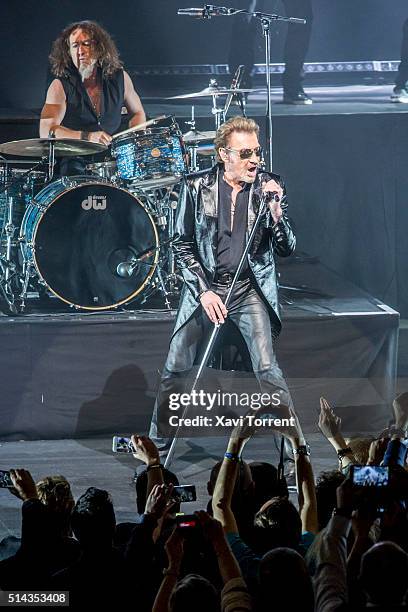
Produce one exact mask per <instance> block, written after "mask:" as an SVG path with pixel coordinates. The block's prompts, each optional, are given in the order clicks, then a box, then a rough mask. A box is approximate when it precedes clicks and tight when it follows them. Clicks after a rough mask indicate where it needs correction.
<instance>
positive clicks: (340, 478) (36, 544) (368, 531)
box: [0, 393, 408, 612]
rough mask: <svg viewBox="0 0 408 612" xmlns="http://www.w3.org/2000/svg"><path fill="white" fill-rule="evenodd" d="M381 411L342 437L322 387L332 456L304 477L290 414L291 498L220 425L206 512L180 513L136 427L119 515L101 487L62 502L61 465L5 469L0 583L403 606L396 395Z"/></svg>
mask: <svg viewBox="0 0 408 612" xmlns="http://www.w3.org/2000/svg"><path fill="white" fill-rule="evenodd" d="M393 408H394V416H395V420H394V423H393V424H392V425H390V426H389V427H387V429H386V430H384V431H382V432H381V433H380V434H379V435H378V436H377V437H376V438H375V439H365V438H359V439H350V440H346V439H345V438H344V437H343V435H342V432H341V421H340V419H339V418H338V417H337V416H336V414H335V413H334V411H333V410H332V408H331V407H330V405H329V404H328V402H327V401H326V400H325V399H324V398H322V399H321V401H320V415H319V423H318V424H319V428H320V430H321V432H322V434H323V435H324V436H325V438H326V439H327V440H328V442H329V443H330V444H331V445H332V446H333V448H334V451H335V452H336V454H337V459H338V464H337V465H334V464H333V470H331V471H325V472H322V473H321V474H319V475H318V476H317V478H315V476H314V473H313V468H312V463H311V460H310V452H309V447H308V445H307V444H306V442H305V439H304V435H303V432H302V429H301V425H300V424H299V421H298V420H297V418H296V416H295V414H294V412H293V411H291V416H293V417H294V422H295V425H294V426H291V427H288V428H285V429H284V428H280V431H281V433H282V434H283V435H284V436H285V437H286V438H287V440H289V442H290V444H291V446H292V449H293V457H294V463H295V472H296V484H297V487H296V488H297V501H296V503H293V502H292V501H291V500H290V496H289V491H288V487H287V484H286V481H285V478H284V477H283V476H282V471H281V470H280V469H277V468H276V467H275V466H273V465H272V464H270V463H268V462H252V463H251V462H249V463H248V462H246V461H245V460H244V457H245V454H246V453H245V447H246V445H247V444H250V443H251V438H252V437H253V435H254V431H253V430H251V429H250V428H240V429H238V428H236V429H235V430H234V431H233V432H232V434H231V436H230V439H229V441H228V445H227V448H226V451H225V455H224V457H223V458H222V459H221V460H220V461H219V462H218V463H217V464H216V465H215V466H214V467H213V469H212V471H211V474H210V475H209V482H208V487H207V488H208V494H209V501H208V506H207V509H206V511H204V510H202V511H198V512H196V513H194V514H193V515H183V514H180V512H179V510H180V506H179V503H178V500H177V498H176V497H175V495H174V493H173V487H174V486H175V485H177V484H178V478H177V475H176V474H174V473H172V472H170V471H169V470H166V469H165V468H164V467H163V466H162V465H161V463H160V454H159V451H158V450H157V448H156V447H155V445H154V443H153V442H152V440H150V439H149V438H147V437H145V436H139V435H136V434H134V435H133V436H132V443H133V447H134V456H135V457H136V458H137V459H139V460H140V461H141V462H143V463H144V464H145V469H144V470H143V471H142V472H141V473H140V474H139V475H138V478H137V481H136V484H135V489H136V504H137V512H138V515H139V517H138V518H137V515H136V513H135V522H133V523H118V524H117V523H116V520H115V512H114V507H113V503H112V499H111V497H110V495H109V493H108V492H107V491H104V490H101V489H97V488H94V487H90V488H88V489H87V491H85V493H83V494H82V495H81V496H80V497H79V498H78V499H77V500H76V501H75V500H74V498H73V495H72V493H71V488H70V485H69V482H68V481H67V480H66V479H65V478H64V477H63V476H49V477H46V478H44V479H42V480H41V481H39V482H38V483H35V482H34V481H33V478H32V476H31V474H30V473H29V472H28V471H27V470H24V469H14V470H11V472H10V476H11V479H12V482H13V488H11V489H10V491H11V492H12V493H13V494H14V495H17V496H18V497H19V498H20V499H21V500H22V502H23V503H22V507H21V518H22V528H21V541H19V542H18V549H17V550H16V552H15V553H14V554H12V555H11V556H8V557H7V558H4V555H3V559H2V560H1V561H0V589H1V590H3V591H15V590H18V591H23V590H26V591H45V590H50V591H69V593H70V607H71V608H76V607H80V606H81V607H84V606H92V608H93V609H96V608H97V606H99V605H103V606H114V605H117V604H121V605H123V604H124V605H126V606H127V607H129V608H130V609H134V610H137V611H138V612H144V611H146V612H151V611H152V610H153V612H187V611H189V612H190V611H192V612H216V611H218V610H223V611H225V612H244V611H246V610H253V611H254V612H267V611H273V610H298V609H301V610H302V611H304V612H309V611H310V612H312V611H313V610H315V611H317V612H329V611H330V612H334V611H354V610H362V609H365V608H376V609H377V610H379V611H385V610H387V611H389V610H403V609H406V606H405V596H406V592H407V589H408V521H407V508H406V502H407V499H408V473H407V471H406V470H407V468H406V446H405V433H406V430H407V428H408V393H404V394H402V395H400V396H398V397H397V398H396V399H395V400H394V403H393ZM292 422H293V421H292ZM333 463H334V462H333ZM359 465H360V466H361V465H362V466H370V467H369V469H367V468H363V469H362V470H361V469H360V470H359V468H358V467H357V466H359ZM377 466H379V467H378V468H377ZM357 473H358V474H359V478H360V480H358V479H357V477H356V474H357ZM377 473H378V474H380V476H379V477H378V479H377V480H376V474H377ZM365 474H367V475H368V477H367V480H366V481H364V475H365ZM364 482H365V483H366V485H367V486H364ZM380 485H381V486H380ZM13 543H14V545H15V544H16V541H15V538H14V540H13ZM0 550H3V551H4V550H5V542H2V543H1V544H0Z"/></svg>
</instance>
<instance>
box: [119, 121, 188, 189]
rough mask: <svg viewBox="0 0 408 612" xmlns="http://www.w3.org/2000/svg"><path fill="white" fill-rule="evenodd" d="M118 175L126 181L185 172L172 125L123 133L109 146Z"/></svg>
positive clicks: (182, 153) (181, 148) (177, 135)
mask: <svg viewBox="0 0 408 612" xmlns="http://www.w3.org/2000/svg"><path fill="white" fill-rule="evenodd" d="M111 151H112V155H113V157H115V158H116V164H117V168H118V174H119V176H120V177H121V178H122V179H125V180H128V181H143V180H145V179H161V178H165V177H173V178H174V179H175V181H174V182H176V181H177V180H178V178H179V177H180V176H181V175H182V174H183V173H184V172H186V163H185V159H184V158H185V150H184V145H183V141H182V136H181V133H180V132H179V131H178V130H176V129H175V128H173V127H165V128H150V129H147V130H140V131H135V132H132V133H128V134H124V135H123V136H119V137H118V138H116V139H114V140H113V142H112V145H111Z"/></svg>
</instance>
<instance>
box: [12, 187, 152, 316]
mask: <svg viewBox="0 0 408 612" xmlns="http://www.w3.org/2000/svg"><path fill="white" fill-rule="evenodd" d="M20 240H21V248H22V251H23V258H24V262H25V267H26V269H27V266H29V267H32V266H34V268H35V269H36V271H37V273H38V275H39V277H40V279H41V280H42V281H43V282H44V283H45V285H46V286H47V287H48V289H49V290H50V291H51V292H52V293H53V294H54V295H56V296H57V297H58V298H60V299H61V300H63V301H64V302H66V303H67V304H70V305H71V306H74V307H76V308H83V309H85V310H106V309H109V308H114V307H115V306H119V305H121V304H126V303H127V302H130V301H131V300H133V299H134V298H135V297H136V296H137V295H138V294H140V293H141V292H142V291H143V289H144V287H145V286H146V285H147V284H148V283H149V282H150V280H151V278H152V276H153V274H154V271H155V268H156V265H157V262H158V258H159V248H158V247H159V238H158V233H157V229H156V226H155V224H154V221H153V218H152V217H151V215H150V214H149V213H148V212H147V210H146V208H145V207H144V205H143V204H142V202H141V201H140V200H139V199H138V198H137V196H136V195H133V194H131V193H129V192H128V191H126V190H125V189H121V188H120V187H115V186H114V185H112V184H111V183H108V182H104V181H94V180H92V179H91V178H90V177H89V176H77V177H69V178H62V179H59V180H57V181H55V182H53V183H50V184H49V185H47V186H46V187H45V188H44V189H42V190H41V191H40V192H39V193H38V194H37V195H36V197H35V198H34V199H33V200H32V202H31V204H30V205H29V206H28V208H27V211H26V213H25V215H24V218H23V222H22V225H21V235H20ZM129 262H131V264H130V265H129ZM121 264H122V265H121Z"/></svg>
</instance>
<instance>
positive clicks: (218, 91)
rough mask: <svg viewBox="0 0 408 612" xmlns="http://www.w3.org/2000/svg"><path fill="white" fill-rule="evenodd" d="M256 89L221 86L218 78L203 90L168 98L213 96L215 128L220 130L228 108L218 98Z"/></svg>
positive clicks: (212, 109)
mask: <svg viewBox="0 0 408 612" xmlns="http://www.w3.org/2000/svg"><path fill="white" fill-rule="evenodd" d="M253 91H255V90H254V89H242V88H235V87H234V88H232V87H230V88H226V87H220V86H219V85H218V83H217V80H216V79H210V83H209V85H208V87H205V89H202V90H201V91H196V92H193V93H189V94H181V95H178V96H171V97H170V98H166V99H167V100H188V99H190V98H208V97H211V98H212V108H211V113H212V115H213V117H214V121H215V129H216V130H218V128H219V127H220V125H221V124H222V123H224V121H225V115H226V110H225V106H223V107H219V106H218V98H220V97H221V96H230V95H238V94H249V93H252V92H253ZM227 110H228V109H227Z"/></svg>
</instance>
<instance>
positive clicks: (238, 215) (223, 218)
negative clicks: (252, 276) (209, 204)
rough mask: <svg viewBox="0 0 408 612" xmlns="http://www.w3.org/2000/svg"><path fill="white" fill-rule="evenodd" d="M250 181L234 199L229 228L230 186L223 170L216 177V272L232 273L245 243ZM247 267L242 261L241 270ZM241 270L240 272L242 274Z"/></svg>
mask: <svg viewBox="0 0 408 612" xmlns="http://www.w3.org/2000/svg"><path fill="white" fill-rule="evenodd" d="M250 190H251V184H250V183H244V184H243V189H242V190H241V191H239V192H238V193H237V196H236V200H235V214H234V224H233V226H232V230H231V206H232V187H231V186H230V185H228V183H227V182H226V181H225V180H224V170H223V169H221V170H220V172H219V177H218V241H217V270H216V273H217V274H224V273H225V272H229V273H230V274H234V273H235V272H236V270H237V268H238V264H239V260H240V259H241V255H242V253H243V251H244V248H245V244H246V232H247V219H248V201H249V192H250ZM247 268H248V262H247V261H246V262H245V263H244V267H243V269H242V272H245V270H247ZM242 272H241V274H242Z"/></svg>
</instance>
